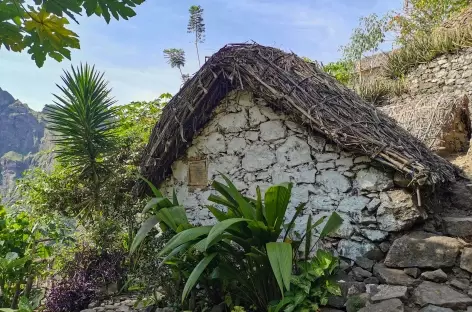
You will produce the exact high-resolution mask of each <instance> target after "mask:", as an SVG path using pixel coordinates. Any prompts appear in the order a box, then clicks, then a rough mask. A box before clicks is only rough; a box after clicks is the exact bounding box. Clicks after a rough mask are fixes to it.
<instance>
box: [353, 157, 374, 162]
mask: <svg viewBox="0 0 472 312" xmlns="http://www.w3.org/2000/svg"><path fill="white" fill-rule="evenodd" d="M371 161H372V160H371V159H370V157H369V156H359V157H356V158H354V163H355V164H361V163H370V162H371Z"/></svg>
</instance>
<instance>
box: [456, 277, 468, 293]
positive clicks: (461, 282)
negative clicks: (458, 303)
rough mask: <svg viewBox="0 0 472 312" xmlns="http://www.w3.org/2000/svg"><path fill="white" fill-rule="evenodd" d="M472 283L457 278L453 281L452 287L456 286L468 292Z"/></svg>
mask: <svg viewBox="0 0 472 312" xmlns="http://www.w3.org/2000/svg"><path fill="white" fill-rule="evenodd" d="M469 285H470V281H469V280H468V279H465V278H461V279H458V278H455V279H453V280H452V281H451V286H454V287H456V288H458V289H460V290H463V291H467V290H468V289H469Z"/></svg>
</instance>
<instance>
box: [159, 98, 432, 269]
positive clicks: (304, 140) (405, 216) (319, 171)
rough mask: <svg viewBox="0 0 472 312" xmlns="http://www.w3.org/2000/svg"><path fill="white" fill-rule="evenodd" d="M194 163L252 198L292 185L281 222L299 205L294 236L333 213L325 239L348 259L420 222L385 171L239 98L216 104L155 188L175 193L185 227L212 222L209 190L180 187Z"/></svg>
mask: <svg viewBox="0 0 472 312" xmlns="http://www.w3.org/2000/svg"><path fill="white" fill-rule="evenodd" d="M195 158H198V159H206V161H207V166H208V180H209V181H211V180H213V179H220V180H222V179H221V177H220V176H219V174H218V173H219V172H221V173H223V174H225V175H227V176H228V177H229V178H230V179H231V180H232V181H233V183H234V184H235V185H236V187H237V188H238V189H239V190H241V191H242V192H244V193H245V194H247V195H249V196H253V197H255V195H256V186H259V187H260V188H261V191H262V192H264V191H265V190H266V189H267V187H269V186H270V185H273V184H277V183H281V182H292V183H293V186H294V187H293V190H292V198H291V204H290V205H291V206H290V209H289V213H288V217H291V216H292V215H293V213H295V207H296V206H298V205H299V204H300V203H306V208H305V211H304V215H303V216H302V217H301V218H300V219H299V222H297V230H299V231H302V230H303V229H304V227H305V224H306V222H307V220H308V216H309V215H312V216H313V217H314V219H315V220H316V219H318V218H321V217H323V216H327V215H329V214H330V213H331V212H333V211H337V212H338V213H339V214H340V215H341V217H342V218H343V219H344V220H345V221H344V223H343V225H342V226H341V228H340V229H339V230H338V231H337V232H336V233H334V234H333V235H332V236H333V238H336V240H333V241H332V244H333V247H334V248H336V250H337V251H338V252H339V254H340V255H341V256H343V257H346V258H349V259H351V260H354V259H356V258H357V257H358V256H360V255H362V254H364V253H365V252H380V253H382V252H381V250H380V247H379V244H380V243H381V242H382V241H384V240H386V239H387V238H388V236H389V232H398V231H402V230H406V229H409V228H411V227H412V226H413V225H414V224H415V223H416V222H418V221H421V220H423V219H425V218H426V214H425V213H424V212H423V211H422V210H421V209H419V208H418V207H417V206H416V204H415V201H416V198H415V196H414V195H412V194H411V193H410V191H409V190H407V189H402V188H399V187H396V186H395V183H394V174H393V172H392V171H390V170H389V169H388V168H385V167H382V166H381V165H380V164H377V163H373V162H371V160H370V159H369V157H367V156H364V155H359V154H353V153H350V152H346V151H343V150H341V149H339V148H338V146H336V145H334V144H331V143H330V142H327V141H326V140H325V139H324V138H323V137H321V136H317V135H314V134H313V133H312V131H310V130H308V128H307V127H304V126H302V125H299V124H297V123H295V122H293V121H292V120H290V118H289V117H288V116H286V115H285V114H283V113H277V112H274V111H273V110H272V109H271V108H270V107H269V106H268V105H267V104H266V103H264V102H263V101H260V100H257V99H255V100H254V99H252V97H251V95H250V94H247V93H238V94H232V95H230V96H229V97H228V98H227V99H225V100H223V101H222V103H221V104H220V105H219V106H218V107H217V108H216V110H215V112H214V116H213V118H212V119H211V121H210V122H209V123H207V125H206V126H205V127H204V128H203V129H202V130H201V132H200V133H198V134H197V135H196V136H195V138H194V139H193V142H192V144H191V146H189V148H188V150H187V152H186V155H185V156H184V157H182V158H180V159H179V160H177V161H176V162H175V163H174V164H173V166H172V172H173V173H172V176H171V177H169V179H168V180H167V181H165V182H164V183H163V184H162V185H161V189H165V190H167V193H168V194H169V195H170V194H172V190H173V189H175V190H176V193H177V197H178V199H179V201H180V202H181V203H182V204H183V205H184V206H185V207H186V208H187V212H188V216H189V218H190V219H191V221H192V222H194V223H200V224H204V225H206V224H212V223H214V222H215V220H214V219H213V218H212V216H211V214H210V212H209V210H208V209H207V208H206V207H205V205H207V204H210V203H209V202H208V201H207V198H208V196H209V195H210V194H212V193H213V192H214V191H213V190H212V189H211V187H207V188H204V189H192V187H189V186H188V163H189V160H192V159H195Z"/></svg>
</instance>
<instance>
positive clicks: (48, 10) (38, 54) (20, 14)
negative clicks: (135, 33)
mask: <svg viewBox="0 0 472 312" xmlns="http://www.w3.org/2000/svg"><path fill="white" fill-rule="evenodd" d="M143 2H144V0H126V1H123V0H106V1H97V0H68V1H60V0H35V1H25V0H1V1H0V48H2V46H3V47H5V48H6V49H7V50H11V51H14V52H21V51H23V50H25V49H27V52H28V53H29V54H31V58H32V59H33V60H34V61H35V62H36V65H37V66H38V67H42V66H43V65H44V62H45V60H46V57H50V58H53V59H55V60H56V61H58V62H60V61H62V60H63V59H64V58H67V59H69V60H70V59H71V49H79V48H80V42H79V36H78V35H77V34H76V33H75V32H73V31H72V30H70V28H68V27H67V26H68V24H69V23H70V20H72V21H73V22H76V23H78V20H77V18H78V17H79V16H80V15H82V14H85V15H87V16H91V15H96V16H100V17H102V18H104V19H105V21H106V22H107V23H109V22H110V20H111V18H112V17H113V18H115V19H117V20H118V19H120V18H122V19H125V20H127V19H129V18H131V17H133V16H134V15H136V13H135V12H134V8H135V7H136V6H137V5H140V4H142V3H143ZM69 19H70V20H69Z"/></svg>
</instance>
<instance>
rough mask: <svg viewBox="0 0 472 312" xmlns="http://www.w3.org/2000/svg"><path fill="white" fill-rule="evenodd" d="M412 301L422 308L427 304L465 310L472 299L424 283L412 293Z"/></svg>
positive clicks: (444, 287) (449, 289)
mask: <svg viewBox="0 0 472 312" xmlns="http://www.w3.org/2000/svg"><path fill="white" fill-rule="evenodd" d="M413 301H414V302H415V303H416V304H418V305H420V306H422V307H424V306H426V305H428V304H432V305H436V306H440V307H443V308H451V309H466V308H467V306H469V305H472V299H471V298H470V297H468V296H466V295H464V294H461V293H460V292H458V291H455V290H454V289H452V288H451V287H449V286H447V285H443V284H436V283H433V282H428V281H425V282H423V283H421V285H419V286H418V287H417V288H416V289H415V290H414V292H413Z"/></svg>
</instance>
